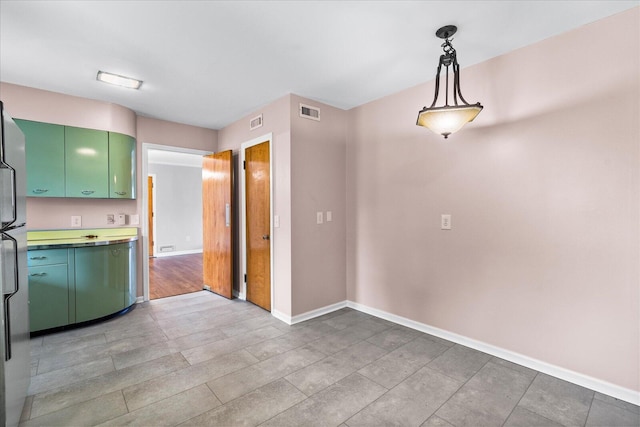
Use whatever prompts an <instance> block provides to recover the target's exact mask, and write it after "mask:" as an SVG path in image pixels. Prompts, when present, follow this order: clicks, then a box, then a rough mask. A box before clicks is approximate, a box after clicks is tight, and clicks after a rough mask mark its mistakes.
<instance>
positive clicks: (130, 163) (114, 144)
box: [109, 132, 136, 199]
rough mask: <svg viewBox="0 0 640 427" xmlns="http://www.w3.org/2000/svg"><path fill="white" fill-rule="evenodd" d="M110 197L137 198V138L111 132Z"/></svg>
mask: <svg viewBox="0 0 640 427" xmlns="http://www.w3.org/2000/svg"><path fill="white" fill-rule="evenodd" d="M109 197H110V198H112V199H135V198H136V140H135V139H134V138H133V137H131V136H129V135H123V134H121V133H115V132H109Z"/></svg>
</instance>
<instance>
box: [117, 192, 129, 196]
mask: <svg viewBox="0 0 640 427" xmlns="http://www.w3.org/2000/svg"><path fill="white" fill-rule="evenodd" d="M116 194H117V195H118V196H124V195H125V194H127V192H126V191H116Z"/></svg>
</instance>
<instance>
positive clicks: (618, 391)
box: [346, 301, 640, 405]
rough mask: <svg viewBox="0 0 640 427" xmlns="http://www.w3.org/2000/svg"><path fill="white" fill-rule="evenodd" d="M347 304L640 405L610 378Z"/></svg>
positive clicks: (634, 395) (637, 396)
mask: <svg viewBox="0 0 640 427" xmlns="http://www.w3.org/2000/svg"><path fill="white" fill-rule="evenodd" d="M346 306H347V307H349V308H353V309H354V310H358V311H361V312H363V313H367V314H370V315H372V316H375V317H379V318H381V319H384V320H388V321H390V322H393V323H397V324H399V325H402V326H406V327H408V328H411V329H415V330H418V331H420V332H424V333H427V334H430V335H434V336H436V337H439V338H443V339H445V340H448V341H451V342H454V343H456V344H461V345H464V346H467V347H470V348H473V349H475V350H479V351H482V352H484V353H487V354H490V355H492V356H496V357H499V358H501V359H504V360H508V361H509V362H513V363H516V364H518V365H522V366H526V367H527V368H530V369H534V370H536V371H539V372H542V373H545V374H547V375H551V376H553V377H556V378H559V379H562V380H565V381H568V382H570V383H573V384H577V385H579V386H582V387H586V388H588V389H591V390H595V391H597V392H600V393H603V394H606V395H608V396H612V397H615V398H616V399H620V400H624V401H625V402H629V403H633V404H634V405H638V404H640V393H638V392H636V391H634V390H631V389H628V388H624V387H620V386H618V385H615V384H611V383H609V382H607V381H602V380H599V379H597V378H593V377H590V376H588V375H584V374H580V373H578V372H574V371H571V370H569V369H565V368H562V367H560V366H555V365H552V364H550V363H546V362H543V361H541V360H537V359H534V358H531V357H528V356H525V355H522V354H519V353H515V352H512V351H510V350H506V349H504V348H501V347H496V346H494V345H491V344H487V343H485V342H482V341H477V340H474V339H471V338H468V337H465V336H463V335H458V334H455V333H453V332H449V331H445V330H443V329H439V328H436V327H434V326H430V325H427V324H424V323H420V322H416V321H415V320H411V319H407V318H406V317H402V316H398V315H396V314H392V313H388V312H386V311H383V310H378V309H377V308H372V307H368V306H366V305H363V304H359V303H357V302H353V301H347V302H346Z"/></svg>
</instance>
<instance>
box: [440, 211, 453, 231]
mask: <svg viewBox="0 0 640 427" xmlns="http://www.w3.org/2000/svg"><path fill="white" fill-rule="evenodd" d="M440 229H441V230H451V214H442V215H441V216H440Z"/></svg>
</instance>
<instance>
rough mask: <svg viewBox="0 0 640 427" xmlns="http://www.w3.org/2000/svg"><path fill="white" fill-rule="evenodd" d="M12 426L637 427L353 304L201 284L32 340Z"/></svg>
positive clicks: (598, 397)
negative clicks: (262, 296) (279, 311)
mask: <svg viewBox="0 0 640 427" xmlns="http://www.w3.org/2000/svg"><path fill="white" fill-rule="evenodd" d="M32 375H33V376H32V382H31V388H30V396H29V398H28V399H27V402H26V405H25V409H24V413H23V421H22V423H21V425H22V426H56V425H64V426H81V425H114V426H116V425H144V426H161V425H166V426H173V425H188V426H203V425H210V426H235V425H243V426H257V425H264V426H315V425H317V426H323V427H324V426H351V427H354V426H381V425H403V426H404V425H406V426H503V425H504V426H562V425H564V426H585V425H586V426H607V427H609V426H638V424H639V419H640V410H639V409H638V406H634V405H631V404H628V403H625V402H622V401H619V400H616V399H613V398H611V397H608V396H605V395H602V394H600V393H596V392H594V391H591V390H588V389H585V388H582V387H579V386H576V385H573V384H570V383H567V382H565V381H561V380H559V379H556V378H553V377H550V376H548V375H545V374H542V373H539V372H536V371H533V370H530V369H527V368H524V367H522V366H518V365H514V364H512V363H510V362H507V361H504V360H501V359H498V358H495V357H492V356H489V355H487V354H484V353H481V352H478V351H475V350H472V349H470V348H467V347H463V346H460V345H456V344H453V343H451V342H448V341H445V340H442V339H439V338H436V337H433V336H430V335H426V334H423V333H420V332H417V331H414V330H411V329H408V328H405V327H402V326H398V325H395V324H393V323H390V322H387V321H385V320H381V319H378V318H375V317H372V316H369V315H367V314H363V313H360V312H358V311H355V310H350V309H342V310H339V311H336V312H334V313H330V314H328V315H325V316H322V317H319V318H316V319H313V320H310V321H307V322H304V323H301V324H297V325H294V326H288V325H286V324H285V323H283V322H280V321H279V320H276V319H275V318H273V317H271V315H270V314H269V313H267V312H265V311H263V310H261V309H260V308H258V307H256V306H254V305H252V304H249V303H246V302H243V301H238V300H233V301H229V300H226V299H224V298H222V297H219V296H217V295H214V294H211V293H208V292H197V293H193V294H187V295H182V296H177V297H171V298H165V299H161V300H155V301H152V302H149V303H143V304H138V306H137V308H136V309H135V310H133V311H132V312H130V313H129V314H127V315H125V316H121V317H118V318H115V319H112V320H110V321H108V322H103V323H100V324H96V325H93V326H89V327H86V328H82V329H75V330H71V331H67V332H62V333H57V334H52V335H47V336H44V337H39V338H35V339H33V340H32Z"/></svg>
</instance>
